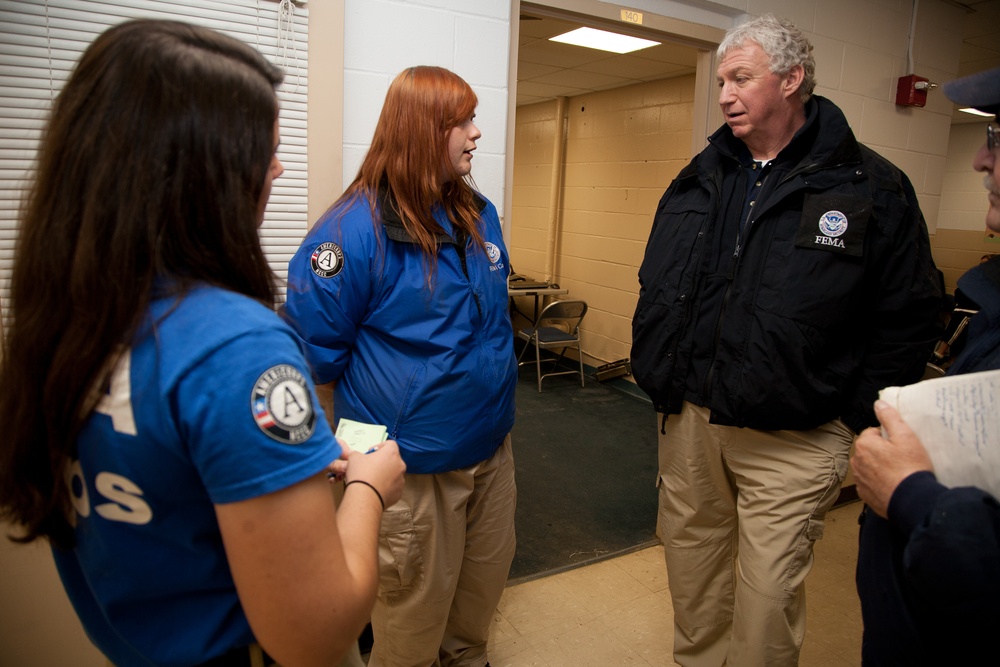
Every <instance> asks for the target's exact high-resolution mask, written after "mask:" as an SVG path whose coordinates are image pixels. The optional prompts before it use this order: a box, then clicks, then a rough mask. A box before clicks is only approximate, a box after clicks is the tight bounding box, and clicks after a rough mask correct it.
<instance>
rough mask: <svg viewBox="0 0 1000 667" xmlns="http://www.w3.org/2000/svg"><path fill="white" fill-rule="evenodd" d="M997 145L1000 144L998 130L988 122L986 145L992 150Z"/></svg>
mask: <svg viewBox="0 0 1000 667" xmlns="http://www.w3.org/2000/svg"><path fill="white" fill-rule="evenodd" d="M997 146H1000V132H998V131H997V129H996V128H995V127H993V123H990V124H988V125H987V126H986V147H987V148H988V149H990V150H993V149H994V148H996V147H997Z"/></svg>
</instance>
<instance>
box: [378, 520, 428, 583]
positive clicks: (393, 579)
mask: <svg viewBox="0 0 1000 667" xmlns="http://www.w3.org/2000/svg"><path fill="white" fill-rule="evenodd" d="M378 560H379V584H380V585H379V594H380V595H385V596H386V597H387V598H390V599H391V598H392V597H393V595H394V594H399V593H404V592H406V591H409V590H411V589H412V588H414V587H420V585H421V580H422V578H423V573H424V558H423V551H422V549H421V546H420V540H419V539H417V530H416V527H415V526H414V525H413V513H412V512H411V511H410V508H409V506H407V505H404V504H403V503H402V502H397V503H396V504H395V505H394V506H392V507H390V508H389V509H387V510H386V511H385V512H384V513H383V514H382V525H381V527H380V528H379V533H378Z"/></svg>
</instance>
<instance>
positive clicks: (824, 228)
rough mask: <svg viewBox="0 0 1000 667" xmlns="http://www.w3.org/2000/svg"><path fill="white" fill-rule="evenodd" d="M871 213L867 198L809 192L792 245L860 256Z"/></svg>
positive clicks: (804, 201)
mask: <svg viewBox="0 0 1000 667" xmlns="http://www.w3.org/2000/svg"><path fill="white" fill-rule="evenodd" d="M871 214H872V207H871V201H870V200H867V199H863V198H859V197H850V196H844V195H825V194H811V193H808V194H806V195H805V197H804V198H803V201H802V215H801V217H800V218H799V228H798V230H797V232H796V234H795V246H796V247H798V248H810V249H812V250H824V251H826V252H833V253H839V254H842V255H851V256H852V257H862V256H863V255H864V249H865V236H866V234H867V229H868V219H869V218H870V217H871Z"/></svg>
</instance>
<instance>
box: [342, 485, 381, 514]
mask: <svg viewBox="0 0 1000 667" xmlns="http://www.w3.org/2000/svg"><path fill="white" fill-rule="evenodd" d="M351 484H364V485H365V486H367V487H368V488H369V489H371V490H372V491H374V492H375V495H376V496H378V501H379V502H380V503H381V504H382V511H383V512H384V511H385V501H384V500H382V494H381V493H379V492H378V489H376V488H375V487H374V486H373V485H371V484H370V483H368V482H366V481H365V480H363V479H352V480H351V481H350V482H347V483H346V484H344V489H345V490H346V489H347V487H349V486H350V485H351Z"/></svg>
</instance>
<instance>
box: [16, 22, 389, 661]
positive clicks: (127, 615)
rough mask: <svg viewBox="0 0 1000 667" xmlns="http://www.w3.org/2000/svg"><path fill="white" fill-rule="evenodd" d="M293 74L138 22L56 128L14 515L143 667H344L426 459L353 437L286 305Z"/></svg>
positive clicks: (110, 646)
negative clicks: (269, 238)
mask: <svg viewBox="0 0 1000 667" xmlns="http://www.w3.org/2000/svg"><path fill="white" fill-rule="evenodd" d="M280 82H281V73H280V71H279V70H277V69H276V68H275V67H273V66H272V65H270V64H269V63H268V62H267V61H266V60H265V59H264V58H263V57H262V56H261V55H260V54H259V53H257V52H256V51H254V50H253V49H252V48H250V47H248V46H246V45H245V44H243V43H241V42H239V41H237V40H235V39H233V38H230V37H227V36H224V35H222V34H220V33H217V32H214V31H212V30H208V29H205V28H199V27H195V26H191V25H187V24H184V23H178V22H172V21H150V20H138V21H130V22H126V23H123V24H120V25H118V26H116V27H114V28H111V29H110V30H108V31H106V32H105V33H104V34H102V35H101V36H99V37H98V38H97V39H96V40H95V41H94V43H93V44H92V45H91V46H90V47H89V48H88V49H87V51H86V52H85V53H84V55H83V57H82V58H81V60H80V62H79V63H78V65H77V67H76V69H75V71H74V72H73V74H72V76H71V77H70V79H69V81H68V82H67V83H66V85H65V87H64V89H63V90H62V92H61V93H60V94H59V96H58V98H57V99H56V101H55V103H54V106H53V109H52V113H51V117H50V119H49V122H48V125H47V128H46V131H45V133H44V136H43V137H42V141H41V146H40V148H39V154H38V155H39V156H38V168H37V172H36V177H35V180H34V182H33V183H32V185H31V187H30V190H29V192H28V195H27V198H26V202H25V205H24V207H23V211H22V216H21V224H20V237H19V239H18V242H17V249H16V258H15V265H14V273H13V279H12V285H11V302H10V307H9V309H8V311H7V315H8V317H9V320H10V327H9V328H8V330H7V332H6V333H7V336H6V339H5V341H4V348H3V359H2V367H0V381H2V382H3V383H4V385H5V386H7V387H9V388H15V387H16V390H9V391H3V392H0V420H2V421H3V423H4V438H3V442H2V445H0V518H3V519H6V520H8V521H11V522H12V523H13V524H14V525H15V527H16V529H17V531H18V532H17V534H16V535H14V536H12V539H15V540H17V541H22V542H30V541H32V540H35V539H47V540H49V541H50V542H51V543H52V546H53V553H54V555H55V560H56V565H57V568H58V570H59V574H60V577H61V578H62V581H63V584H64V585H65V587H66V590H67V593H68V594H69V597H70V600H71V601H72V603H73V605H74V607H75V609H76V611H77V613H78V614H79V616H80V618H81V620H82V622H83V625H84V628H85V629H86V631H87V633H88V635H89V636H90V638H91V639H92V640H93V641H94V642H95V644H96V645H97V646H98V647H99V648H100V649H101V650H102V651H103V652H104V653H105V654H106V655H107V656H108V658H109V659H110V660H111V661H112V662H113V663H114V664H115V665H118V667H126V666H128V665H150V664H169V665H196V664H202V663H206V662H211V663H212V664H232V665H242V664H247V665H249V664H251V663H250V660H251V659H252V658H254V656H255V655H256V656H257V658H256V659H257V660H259V659H260V657H262V656H263V655H264V651H266V653H267V654H270V655H271V656H273V657H274V659H277V660H278V661H279V662H280V663H282V664H283V665H285V666H286V667H291V666H292V665H329V664H333V663H335V662H336V660H338V659H339V657H340V656H342V655H343V654H344V653H345V652H346V651H347V649H348V648H349V647H350V646H351V645H352V644H353V642H354V641H355V639H356V638H357V636H358V633H359V632H360V631H361V629H362V628H363V627H364V624H365V622H366V621H367V619H368V615H369V611H370V609H371V604H372V601H373V598H374V592H375V585H376V582H377V577H376V558H375V554H376V536H377V532H376V531H377V527H378V525H379V521H380V518H381V514H382V510H383V504H384V505H391V504H392V503H393V502H395V500H396V499H397V498H398V497H399V495H400V492H401V488H402V472H403V470H404V466H403V464H402V462H401V460H400V459H399V456H398V450H397V448H396V446H395V444H394V443H392V442H387V443H384V445H383V446H382V447H381V448H380V449H379V450H378V451H377V452H374V453H373V454H371V455H369V456H364V455H360V454H358V455H353V454H352V455H351V456H350V457H349V458H348V456H347V454H344V453H342V451H341V448H340V446H339V444H338V443H337V442H336V440H335V439H334V437H333V436H332V434H331V433H330V431H329V427H328V426H327V424H326V421H325V419H324V418H323V414H322V411H321V410H320V409H319V408H318V406H317V401H316V397H315V394H314V392H313V389H312V384H311V382H309V381H307V380H306V378H307V377H308V372H309V371H308V367H307V365H306V362H305V360H304V358H303V355H302V350H301V347H300V345H299V343H298V342H297V340H296V339H295V336H294V334H293V333H292V332H291V331H290V330H289V329H288V327H287V326H286V325H285V324H284V323H283V322H282V321H281V320H280V318H278V317H277V316H276V315H275V313H274V312H273V310H272V309H273V305H274V298H275V288H274V280H273V276H272V273H271V271H270V269H269V267H268V265H267V263H266V261H265V258H264V254H263V251H262V249H261V246H260V241H259V237H258V227H259V225H260V222H261V220H262V218H263V212H264V206H265V204H266V202H267V198H268V196H269V194H270V190H271V182H272V180H273V179H274V178H276V177H277V176H278V175H280V174H281V172H282V166H281V163H280V162H279V160H278V158H277V156H276V154H275V151H276V149H277V145H278V140H279V128H278V122H277V118H278V102H277V97H276V95H275V89H276V87H277V86H278V84H279V83H280ZM335 463H336V466H335V468H336V471H337V472H338V473H341V474H343V473H345V471H346V479H347V482H348V484H349V485H350V486H349V490H348V491H347V492H345V494H344V498H343V502H342V505H341V507H340V511H339V512H338V511H337V510H336V507H335V505H334V503H333V501H332V497H331V490H330V488H329V482H328V480H327V474H328V472H327V471H328V469H332V468H333V467H334V464H335ZM345 464H346V465H345ZM345 469H346V470H345ZM261 647H263V650H262V649H261Z"/></svg>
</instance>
